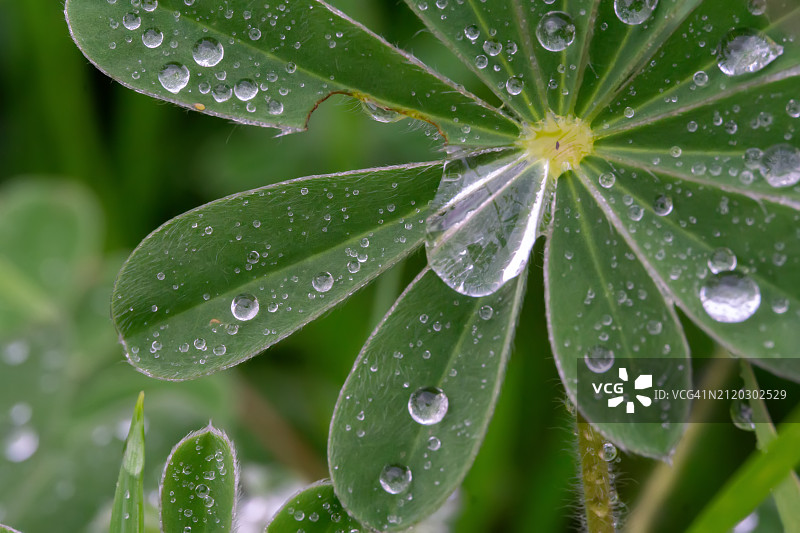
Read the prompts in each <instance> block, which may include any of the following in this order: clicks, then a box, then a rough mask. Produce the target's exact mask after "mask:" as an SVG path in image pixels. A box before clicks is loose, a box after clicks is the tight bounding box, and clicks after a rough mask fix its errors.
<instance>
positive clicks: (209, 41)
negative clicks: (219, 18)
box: [192, 37, 225, 67]
mask: <svg viewBox="0 0 800 533" xmlns="http://www.w3.org/2000/svg"><path fill="white" fill-rule="evenodd" d="M224 56H225V49H224V48H223V47H222V45H221V44H220V43H219V41H217V40H216V39H214V38H212V37H204V38H202V39H200V40H199V41H197V42H196V43H195V45H194V48H193V49H192V57H194V60H195V62H196V63H197V64H198V65H200V66H201V67H213V66H214V65H216V64H217V63H219V62H220V61H222V58H223V57H224Z"/></svg>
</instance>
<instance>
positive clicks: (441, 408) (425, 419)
mask: <svg viewBox="0 0 800 533" xmlns="http://www.w3.org/2000/svg"><path fill="white" fill-rule="evenodd" d="M449 403H450V402H449V400H448V399H447V395H446V394H445V393H444V392H443V391H442V390H441V389H437V388H436V387H425V388H421V389H417V390H416V391H414V392H413V393H412V394H411V396H410V397H409V399H408V412H409V414H410V415H411V418H413V419H414V421H415V422H417V423H419V424H422V425H424V426H431V425H433V424H438V423H439V422H441V421H442V419H443V418H444V415H446V414H447V408H448V407H449Z"/></svg>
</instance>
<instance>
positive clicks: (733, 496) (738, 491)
mask: <svg viewBox="0 0 800 533" xmlns="http://www.w3.org/2000/svg"><path fill="white" fill-rule="evenodd" d="M798 463H800V408H795V410H794V411H793V412H792V413H790V414H789V416H788V417H787V419H786V422H785V423H784V424H782V425H781V426H780V427H779V428H778V437H777V438H776V439H775V440H774V441H772V442H771V443H770V444H769V445H768V446H767V447H766V449H765V450H764V451H763V452H762V451H760V450H756V451H754V452H753V453H752V454H751V455H750V457H749V458H748V459H747V461H746V462H745V463H744V464H743V465H742V466H741V467H740V468H739V470H737V471H736V472H735V473H734V474H733V475H732V476H731V478H730V479H729V480H728V482H727V483H726V484H725V486H723V487H722V489H721V490H720V491H719V492H717V494H716V496H714V499H713V500H712V501H711V503H709V504H708V506H706V508H705V509H704V510H703V512H702V513H701V514H700V516H699V517H698V518H697V519H696V520H695V521H694V522H693V523H692V526H691V528H689V530H688V531H689V533H717V532H719V533H725V532H727V531H730V530H731V528H733V527H734V526H735V525H736V524H737V523H738V522H739V521H740V520H742V519H743V518H744V517H746V516H747V515H748V514H750V512H751V511H753V509H755V508H756V507H757V506H758V505H759V504H760V503H761V502H762V501H764V499H765V498H767V497H768V496H769V494H770V491H771V490H772V489H773V488H774V487H776V486H777V485H778V484H779V483H780V482H781V481H783V480H784V479H785V478H786V476H787V475H789V473H791V472H792V469H793V468H794V467H795V466H796V465H797V464H798Z"/></svg>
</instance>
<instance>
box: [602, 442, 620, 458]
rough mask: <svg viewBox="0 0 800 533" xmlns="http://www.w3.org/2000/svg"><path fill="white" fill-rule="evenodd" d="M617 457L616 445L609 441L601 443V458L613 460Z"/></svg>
mask: <svg viewBox="0 0 800 533" xmlns="http://www.w3.org/2000/svg"><path fill="white" fill-rule="evenodd" d="M616 458H617V447H616V446H614V445H613V444H612V443H610V442H604V443H603V459H605V460H606V461H613V460H614V459H616Z"/></svg>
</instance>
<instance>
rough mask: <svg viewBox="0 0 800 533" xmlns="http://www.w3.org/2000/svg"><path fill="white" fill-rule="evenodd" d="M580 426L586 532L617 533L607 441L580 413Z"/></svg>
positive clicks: (578, 419) (579, 446) (579, 437)
mask: <svg viewBox="0 0 800 533" xmlns="http://www.w3.org/2000/svg"><path fill="white" fill-rule="evenodd" d="M577 423H578V454H579V459H580V465H581V488H582V489H583V506H584V518H585V520H586V531H588V533H614V532H615V531H616V517H615V513H614V502H615V501H616V491H615V490H614V482H613V481H612V479H611V469H610V468H609V462H608V461H606V459H605V456H604V449H603V445H604V444H605V439H603V436H602V435H600V433H598V432H597V431H595V430H594V429H593V428H592V426H591V425H589V424H588V423H587V422H586V420H584V418H583V416H581V414H580V413H578V414H577Z"/></svg>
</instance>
